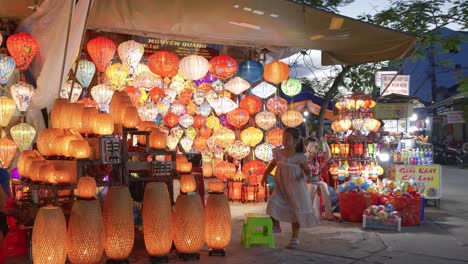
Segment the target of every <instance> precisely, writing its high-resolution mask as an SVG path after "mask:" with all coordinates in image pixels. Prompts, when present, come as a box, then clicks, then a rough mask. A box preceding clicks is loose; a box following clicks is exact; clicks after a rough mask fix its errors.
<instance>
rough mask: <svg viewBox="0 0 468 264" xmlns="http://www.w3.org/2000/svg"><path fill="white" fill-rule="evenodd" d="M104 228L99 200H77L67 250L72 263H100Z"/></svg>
mask: <svg viewBox="0 0 468 264" xmlns="http://www.w3.org/2000/svg"><path fill="white" fill-rule="evenodd" d="M103 233H104V227H103V224H102V212H101V206H100V204H99V201H98V200H89V201H85V200H76V201H75V202H74V203H73V207H72V209H71V214H70V221H69V222H68V235H67V250H68V258H69V259H70V262H71V263H80V264H83V263H86V264H87V263H89V264H91V263H98V262H99V260H100V259H101V256H102V252H103V250H104V247H103V240H104V236H103Z"/></svg>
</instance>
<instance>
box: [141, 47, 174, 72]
mask: <svg viewBox="0 0 468 264" xmlns="http://www.w3.org/2000/svg"><path fill="white" fill-rule="evenodd" d="M148 67H149V69H150V70H151V71H152V72H153V73H155V74H157V75H159V76H162V77H169V78H171V77H173V74H174V73H177V67H179V58H178V57H177V55H176V54H174V53H172V52H169V51H165V50H161V51H158V52H156V53H154V54H153V55H151V56H149V58H148Z"/></svg>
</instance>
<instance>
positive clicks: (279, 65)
mask: <svg viewBox="0 0 468 264" xmlns="http://www.w3.org/2000/svg"><path fill="white" fill-rule="evenodd" d="M288 77H289V67H288V65H287V64H286V63H284V62H281V61H274V62H270V63H268V64H267V65H265V67H264V68H263V79H265V80H266V81H267V82H270V83H274V84H278V83H280V82H282V81H285V80H287V79H288Z"/></svg>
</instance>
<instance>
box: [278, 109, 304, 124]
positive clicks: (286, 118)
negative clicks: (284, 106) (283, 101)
mask: <svg viewBox="0 0 468 264" xmlns="http://www.w3.org/2000/svg"><path fill="white" fill-rule="evenodd" d="M303 120H304V117H303V116H302V113H301V112H299V111H296V110H288V111H286V112H285V113H283V114H282V115H281V122H283V124H284V125H285V126H287V127H297V126H299V125H300V124H302V122H303Z"/></svg>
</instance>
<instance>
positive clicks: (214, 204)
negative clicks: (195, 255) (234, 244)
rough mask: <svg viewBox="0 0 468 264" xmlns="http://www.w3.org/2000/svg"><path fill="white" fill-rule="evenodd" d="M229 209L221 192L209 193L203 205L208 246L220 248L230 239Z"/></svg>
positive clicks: (224, 246)
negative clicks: (204, 205)
mask: <svg viewBox="0 0 468 264" xmlns="http://www.w3.org/2000/svg"><path fill="white" fill-rule="evenodd" d="M231 232H232V227H231V209H230V207H229V201H228V199H227V197H226V195H224V194H223V193H220V194H217V193H211V194H210V195H209V196H208V200H207V202H206V207H205V241H206V244H207V245H208V247H210V248H211V249H214V250H222V249H224V248H226V246H227V245H229V242H230V241H231Z"/></svg>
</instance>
